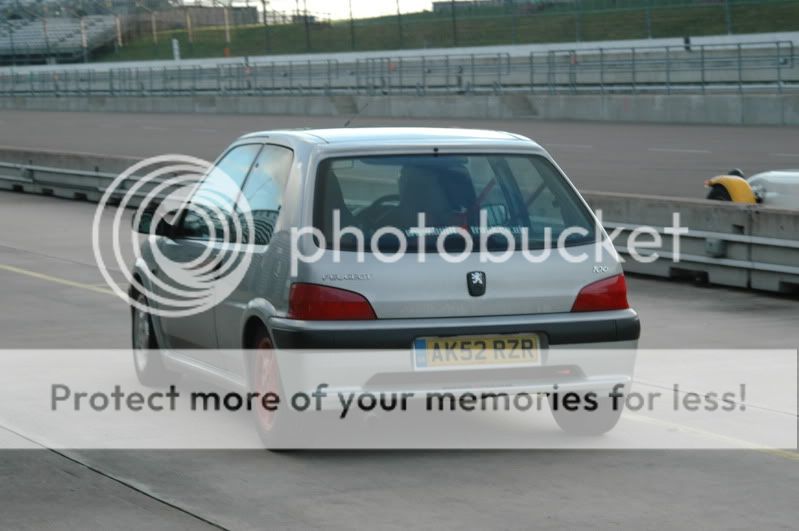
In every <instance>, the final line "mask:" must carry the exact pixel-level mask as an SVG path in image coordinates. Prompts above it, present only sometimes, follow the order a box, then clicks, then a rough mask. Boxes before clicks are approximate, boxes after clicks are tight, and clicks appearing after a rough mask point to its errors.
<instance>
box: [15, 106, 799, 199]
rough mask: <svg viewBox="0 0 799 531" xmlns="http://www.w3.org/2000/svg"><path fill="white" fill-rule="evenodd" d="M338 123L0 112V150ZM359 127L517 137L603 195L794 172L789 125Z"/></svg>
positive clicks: (116, 146) (102, 149)
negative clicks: (470, 130) (737, 171)
mask: <svg viewBox="0 0 799 531" xmlns="http://www.w3.org/2000/svg"><path fill="white" fill-rule="evenodd" d="M345 122H346V119H344V118H341V117H301V116H241V115H228V116H226V115H202V114H188V115H186V114H108V113H88V114H80V113H58V112H34V111H0V145H4V146H18V147H26V148H36V149H50V150H55V151H80V152H89V153H100V154H105V155H131V156H141V157H145V156H152V155H162V154H166V153H182V154H187V155H195V156H199V157H204V158H208V159H213V158H215V157H216V156H217V155H218V154H219V153H220V152H221V151H222V150H223V149H224V148H225V146H227V145H228V144H229V143H230V142H231V141H233V140H234V139H235V138H236V137H238V136H239V135H241V134H243V133H247V132H251V131H256V130H264V129H278V128H296V127H313V128H318V127H342V126H343V125H344V123H345ZM367 125H383V126H414V125H415V126H438V127H474V128H484V129H485V128H487V129H501V130H507V131H512V132H516V133H520V134H523V135H526V136H529V137H530V138H532V139H534V140H536V141H538V142H539V143H541V144H542V145H543V146H544V147H546V148H547V149H548V150H550V152H551V153H552V154H553V155H554V157H555V159H556V160H557V161H558V162H559V164H560V165H561V166H562V167H563V169H564V170H565V171H566V173H567V174H568V175H569V176H570V177H571V178H572V180H573V181H574V182H575V183H576V184H577V186H578V187H580V188H581V189H584V190H597V191H604V192H629V193H643V194H656V195H674V196H681V197H704V195H705V194H706V191H705V190H704V188H703V182H704V180H705V179H707V178H709V177H712V176H714V175H718V174H720V173H724V172H726V171H728V170H730V169H731V168H736V167H737V168H741V169H743V170H744V171H745V172H747V174H753V173H756V172H760V171H764V170H773V169H783V168H790V167H794V168H795V167H799V151H797V149H796V129H795V128H789V127H724V126H702V125H653V124H617V123H580V122H543V121H536V120H521V119H520V120H444V119H435V120H418V119H388V118H366V117H363V118H357V119H355V120H354V121H353V123H352V126H354V127H357V126H367Z"/></svg>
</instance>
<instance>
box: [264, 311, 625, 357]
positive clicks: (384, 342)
mask: <svg viewBox="0 0 799 531" xmlns="http://www.w3.org/2000/svg"><path fill="white" fill-rule="evenodd" d="M575 315H577V314H575ZM369 323H370V324H371V325H375V326H369V327H362V328H336V327H318V328H315V327H313V326H307V327H303V326H291V327H288V326H287V327H282V326H281V324H280V323H272V325H271V330H272V336H273V338H274V340H275V346H276V347H278V348H283V349H330V348H334V349H353V348H355V349H407V348H410V346H411V345H412V343H413V340H414V339H416V338H417V337H427V336H444V337H445V336H458V335H479V334H486V335H490V334H518V333H537V334H540V335H541V336H542V339H543V341H542V343H543V345H542V346H544V347H546V346H548V345H578V344H581V343H606V342H612V341H632V340H636V339H638V338H639V336H640V335H641V323H640V321H639V319H638V315H637V314H635V313H634V312H629V313H628V314H627V315H624V316H623V317H608V318H599V319H575V320H573V321H551V320H542V321H540V322H535V320H532V321H530V322H524V323H518V322H516V323H509V324H494V323H491V324H477V323H476V324H474V325H469V324H457V325H441V326H433V327H430V326H423V327H419V326H413V325H412V324H408V325H407V326H405V325H404V324H403V326H385V327H380V326H379V325H378V324H377V323H380V321H370V322H369Z"/></svg>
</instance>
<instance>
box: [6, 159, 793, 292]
mask: <svg viewBox="0 0 799 531" xmlns="http://www.w3.org/2000/svg"><path fill="white" fill-rule="evenodd" d="M58 157H59V158H58V160H67V159H69V157H70V155H58ZM75 159H76V160H74V161H71V162H72V163H80V161H79V160H78V157H77V156H75ZM128 162H129V161H121V160H115V159H111V158H109V159H107V164H108V166H110V167H114V168H115V169H119V168H123V167H126V166H127V163H128ZM116 177H117V174H116V173H113V172H108V171H101V170H100V168H99V167H95V168H94V169H93V170H82V169H66V168H57V167H51V166H43V165H35V164H19V163H8V162H0V190H11V191H17V192H28V193H36V194H45V195H52V196H56V197H63V198H68V199H80V200H88V201H98V200H99V199H100V198H101V197H102V195H103V193H104V192H105V190H106V188H107V187H108V186H109V185H110V184H111V182H112V181H113V180H114V179H115V178H116ZM135 183H136V177H135V176H132V177H131V178H130V179H129V180H127V181H126V182H125V183H124V184H123V186H122V187H121V188H122V190H127V189H129V188H130V187H131V186H132V185H133V184H135ZM156 184H157V183H153V185H156ZM142 188H143V189H142V191H141V192H140V194H141V195H144V194H146V193H147V192H148V191H150V190H151V188H150V187H146V188H145V187H142ZM165 193H168V190H167V191H165ZM583 195H584V196H585V198H586V199H587V200H588V202H589V204H590V205H591V206H592V208H594V209H598V210H601V211H602V219H603V224H604V226H605V228H606V229H607V230H608V231H609V232H610V233H611V234H612V233H613V232H614V231H616V232H617V233H618V234H617V235H616V238H615V239H614V244H615V245H616V248H617V250H618V251H619V253H620V254H621V255H622V256H623V257H625V256H626V257H628V256H629V253H630V251H629V249H628V248H627V246H626V245H624V244H623V242H624V241H625V240H626V238H627V237H628V236H629V234H630V233H631V231H633V230H635V229H636V228H638V227H640V226H644V225H645V226H648V227H652V228H653V229H656V230H657V232H658V234H659V236H660V238H661V239H662V245H661V246H660V248H657V249H647V251H656V252H657V254H658V255H659V257H658V259H657V260H654V261H652V262H649V263H643V262H639V261H632V260H628V261H627V262H626V263H625V265H624V268H625V270H626V271H628V272H632V273H640V274H644V275H653V276H660V277H667V278H675V277H688V278H692V279H698V280H701V281H703V282H708V283H711V284H718V285H724V286H735V287H741V288H753V289H759V290H766V291H772V292H779V293H792V294H799V210H795V211H787V210H777V209H768V208H761V207H759V206H756V205H738V204H731V203H723V202H718V201H706V200H700V199H680V198H667V197H657V196H641V195H632V194H610V193H601V192H584V193H583ZM132 206H136V202H135V201H133V202H132ZM675 212H678V213H679V214H680V224H681V225H682V226H685V227H687V228H688V233H687V234H684V235H682V236H681V237H680V246H679V261H674V251H675V250H676V248H675V247H674V237H673V233H670V232H669V231H667V230H666V227H671V226H672V224H673V221H674V220H673V214H674V213H675ZM604 220H610V221H604ZM642 254H646V253H642Z"/></svg>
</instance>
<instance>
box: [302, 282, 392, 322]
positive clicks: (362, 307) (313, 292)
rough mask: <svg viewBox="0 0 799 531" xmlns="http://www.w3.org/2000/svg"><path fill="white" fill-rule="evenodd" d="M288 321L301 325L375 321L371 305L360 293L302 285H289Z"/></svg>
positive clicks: (316, 285)
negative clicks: (304, 323) (304, 322)
mask: <svg viewBox="0 0 799 531" xmlns="http://www.w3.org/2000/svg"><path fill="white" fill-rule="evenodd" d="M288 317H289V319H302V320H304V321H347V320H352V321H356V320H368V319H377V317H376V316H375V312H374V310H373V309H372V305H371V304H369V301H368V300H366V297H364V296H363V295H361V294H360V293H355V292H354V291H348V290H345V289H338V288H331V287H328V286H320V285H319V284H304V283H295V284H292V285H291V292H290V293H289V312H288Z"/></svg>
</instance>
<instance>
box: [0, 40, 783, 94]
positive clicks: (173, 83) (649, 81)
mask: <svg viewBox="0 0 799 531" xmlns="http://www.w3.org/2000/svg"><path fill="white" fill-rule="evenodd" d="M797 88H799V68H797V64H796V60H795V53H794V45H793V43H792V42H790V41H776V42H758V43H745V44H737V45H721V44H713V45H709V44H705V45H699V46H692V45H690V44H686V45H684V46H644V47H635V48H606V49H603V48H595V49H582V50H573V49H563V50H551V51H547V52H532V53H530V54H529V55H528V56H511V55H509V54H507V53H494V54H459V55H458V54H453V55H440V56H431V55H427V56H417V57H414V56H410V57H409V56H394V57H392V56H386V57H376V58H367V59H356V60H354V61H352V62H341V61H338V60H332V59H329V60H313V59H309V60H304V61H259V62H253V61H242V62H240V63H229V62H228V63H220V64H213V63H208V64H197V65H181V64H180V63H179V62H176V63H175V64H174V65H169V66H162V67H146V66H138V67H119V66H114V67H110V68H107V69H101V68H98V67H95V68H91V69H88V68H87V69H74V68H72V69H64V70H52V69H48V70H46V71H37V70H35V69H29V70H28V71H26V72H15V71H14V70H13V69H7V70H5V71H0V95H2V96H91V95H106V96H149V95H160V96H180V95H198V94H209V95H261V96H269V95H309V94H337V93H338V94H369V95H381V94H382V95H390V94H418V95H424V94H428V93H434V94H435V93H459V94H469V93H486V92H489V93H501V92H506V91H507V92H531V93H549V94H560V93H604V92H623V93H629V92H632V93H637V92H659V93H672V92H694V93H704V92H708V91H731V90H732V91H741V92H743V91H761V92H762V91H771V92H782V91H784V90H795V89H797Z"/></svg>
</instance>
